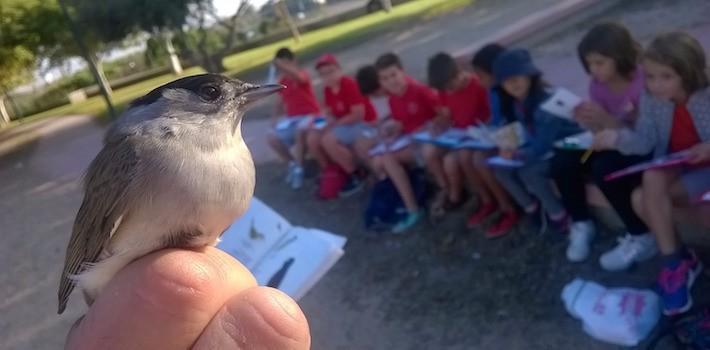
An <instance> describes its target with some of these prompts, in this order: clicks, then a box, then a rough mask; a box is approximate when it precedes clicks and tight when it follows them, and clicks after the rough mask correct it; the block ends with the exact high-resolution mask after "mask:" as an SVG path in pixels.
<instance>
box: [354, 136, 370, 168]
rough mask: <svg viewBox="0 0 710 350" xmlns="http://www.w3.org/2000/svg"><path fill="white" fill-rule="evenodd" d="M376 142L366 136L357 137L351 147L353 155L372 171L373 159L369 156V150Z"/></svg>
mask: <svg viewBox="0 0 710 350" xmlns="http://www.w3.org/2000/svg"><path fill="white" fill-rule="evenodd" d="M375 144H376V140H375V138H368V137H364V136H362V137H358V138H357V139H356V140H355V144H354V145H353V149H354V151H355V156H356V157H357V159H358V160H359V161H360V162H362V164H364V165H365V166H367V167H368V168H370V170H372V171H373V172H374V171H375V165H374V163H373V161H374V159H373V158H372V157H371V156H370V150H371V149H372V147H374V146H375Z"/></svg>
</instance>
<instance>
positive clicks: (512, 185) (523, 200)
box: [493, 168, 538, 213]
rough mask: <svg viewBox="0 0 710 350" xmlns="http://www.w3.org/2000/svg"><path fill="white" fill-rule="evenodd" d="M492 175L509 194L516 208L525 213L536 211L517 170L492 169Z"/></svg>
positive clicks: (534, 202) (535, 203) (535, 206)
mask: <svg viewBox="0 0 710 350" xmlns="http://www.w3.org/2000/svg"><path fill="white" fill-rule="evenodd" d="M493 173H494V174H495V177H496V179H497V180H498V181H499V182H500V184H501V185H502V186H503V188H505V189H506V191H508V193H510V195H511V196H512V197H513V199H514V200H515V202H516V203H518V206H520V207H521V208H523V210H524V211H525V212H526V213H531V212H534V211H535V210H537V208H538V206H537V202H536V201H535V199H534V198H533V197H532V196H531V195H530V193H529V192H528V190H527V188H525V185H524V184H523V182H522V181H521V180H520V178H519V176H518V169H507V168H494V169H493Z"/></svg>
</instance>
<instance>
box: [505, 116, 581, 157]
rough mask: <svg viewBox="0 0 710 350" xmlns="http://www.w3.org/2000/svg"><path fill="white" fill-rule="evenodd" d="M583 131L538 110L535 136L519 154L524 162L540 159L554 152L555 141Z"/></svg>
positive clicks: (572, 124)
mask: <svg viewBox="0 0 710 350" xmlns="http://www.w3.org/2000/svg"><path fill="white" fill-rule="evenodd" d="M581 131H582V130H581V129H580V128H579V126H578V125H577V124H576V123H573V122H570V121H568V120H566V119H563V118H560V117H557V116H555V115H552V114H550V113H547V112H544V111H542V110H538V111H537V112H536V113H535V135H533V136H531V138H530V140H528V142H527V143H526V144H525V145H524V146H522V147H521V148H520V149H519V150H518V152H517V154H518V156H520V157H521V158H522V159H524V160H534V159H540V158H541V157H543V156H544V155H545V154H547V153H548V152H550V151H552V150H553V148H554V145H555V141H557V140H559V139H561V138H563V137H565V136H569V135H572V134H575V133H578V132H581Z"/></svg>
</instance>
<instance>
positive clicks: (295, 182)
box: [291, 166, 303, 190]
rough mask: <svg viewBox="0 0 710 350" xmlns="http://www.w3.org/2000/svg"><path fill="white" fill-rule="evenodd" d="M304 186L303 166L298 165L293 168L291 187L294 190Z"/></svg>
mask: <svg viewBox="0 0 710 350" xmlns="http://www.w3.org/2000/svg"><path fill="white" fill-rule="evenodd" d="M301 187H303V167H302V166H296V167H295V168H294V169H293V179H291V188H292V189H294V190H297V189H300V188H301Z"/></svg>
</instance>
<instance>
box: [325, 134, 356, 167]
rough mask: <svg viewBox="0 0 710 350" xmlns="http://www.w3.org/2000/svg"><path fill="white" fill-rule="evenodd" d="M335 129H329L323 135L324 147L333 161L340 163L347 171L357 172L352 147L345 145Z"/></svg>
mask: <svg viewBox="0 0 710 350" xmlns="http://www.w3.org/2000/svg"><path fill="white" fill-rule="evenodd" d="M334 131H335V130H332V129H331V130H329V131H328V132H326V133H325V135H323V139H322V149H323V150H324V151H325V153H326V154H327V155H328V157H329V158H330V159H332V160H333V162H335V163H337V164H338V165H340V167H341V168H343V170H345V172H346V173H348V174H352V173H353V172H355V170H356V167H355V159H354V157H353V153H352V152H351V151H350V149H349V148H348V147H347V146H345V145H343V144H342V143H341V142H340V141H339V140H338V137H337V136H336V133H335V132H334Z"/></svg>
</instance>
